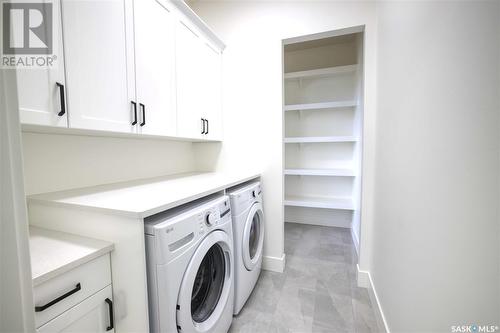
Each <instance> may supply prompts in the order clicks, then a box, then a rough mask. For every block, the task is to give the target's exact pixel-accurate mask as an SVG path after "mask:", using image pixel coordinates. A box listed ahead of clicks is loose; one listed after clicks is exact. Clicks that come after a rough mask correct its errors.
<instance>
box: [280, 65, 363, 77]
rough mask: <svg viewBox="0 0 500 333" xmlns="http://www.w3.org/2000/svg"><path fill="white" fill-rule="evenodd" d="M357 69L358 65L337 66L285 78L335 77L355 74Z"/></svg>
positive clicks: (295, 73)
mask: <svg viewBox="0 0 500 333" xmlns="http://www.w3.org/2000/svg"><path fill="white" fill-rule="evenodd" d="M357 69H358V65H347V66H336V67H328V68H320V69H313V70H309V71H300V72H290V73H285V75H284V77H285V79H286V80H289V79H301V78H313V77H325V76H334V75H338V74H344V73H353V72H355V71H357Z"/></svg>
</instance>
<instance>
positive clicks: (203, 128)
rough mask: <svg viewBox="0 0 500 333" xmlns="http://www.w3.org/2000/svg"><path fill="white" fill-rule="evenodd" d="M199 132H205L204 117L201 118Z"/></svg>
mask: <svg viewBox="0 0 500 333" xmlns="http://www.w3.org/2000/svg"><path fill="white" fill-rule="evenodd" d="M201 134H205V119H203V118H201Z"/></svg>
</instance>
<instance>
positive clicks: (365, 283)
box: [356, 265, 391, 333]
mask: <svg viewBox="0 0 500 333" xmlns="http://www.w3.org/2000/svg"><path fill="white" fill-rule="evenodd" d="M356 266H357V272H358V287H361V288H367V289H368V294H369V295H370V300H371V303H372V306H373V310H374V311H375V319H376V320H377V326H378V329H379V331H380V332H387V333H391V331H390V329H389V325H388V324H387V320H386V319H385V315H384V311H383V310H382V305H381V304H380V300H379V298H378V294H377V290H376V288H375V285H374V284H373V280H372V277H371V275H370V272H368V271H362V270H360V269H359V265H356Z"/></svg>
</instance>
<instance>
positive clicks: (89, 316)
mask: <svg viewBox="0 0 500 333" xmlns="http://www.w3.org/2000/svg"><path fill="white" fill-rule="evenodd" d="M112 302H113V298H112V296H111V286H107V287H106V288H104V289H103V290H101V291H99V292H98V293H96V294H94V295H92V296H90V297H89V298H87V299H85V300H84V301H83V302H81V303H78V304H77V305H75V306H74V307H72V308H71V309H69V310H68V311H66V312H63V313H62V314H60V315H59V316H57V317H56V318H54V319H52V320H51V321H49V322H48V323H46V324H45V325H43V326H42V327H39V328H38V329H37V330H36V331H37V332H38V333H56V332H57V333H59V332H61V333H62V332H80V333H83V332H88V333H100V332H108V333H113V332H114V325H113V319H112V316H113V313H112V310H113V306H112V304H113V303H112Z"/></svg>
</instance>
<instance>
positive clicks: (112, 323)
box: [104, 298, 115, 331]
mask: <svg viewBox="0 0 500 333" xmlns="http://www.w3.org/2000/svg"><path fill="white" fill-rule="evenodd" d="M104 301H105V302H106V303H108V310H109V326H108V327H107V328H106V331H111V330H112V329H113V328H115V320H114V317H113V301H112V300H110V299H109V298H106V299H105V300H104Z"/></svg>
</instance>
